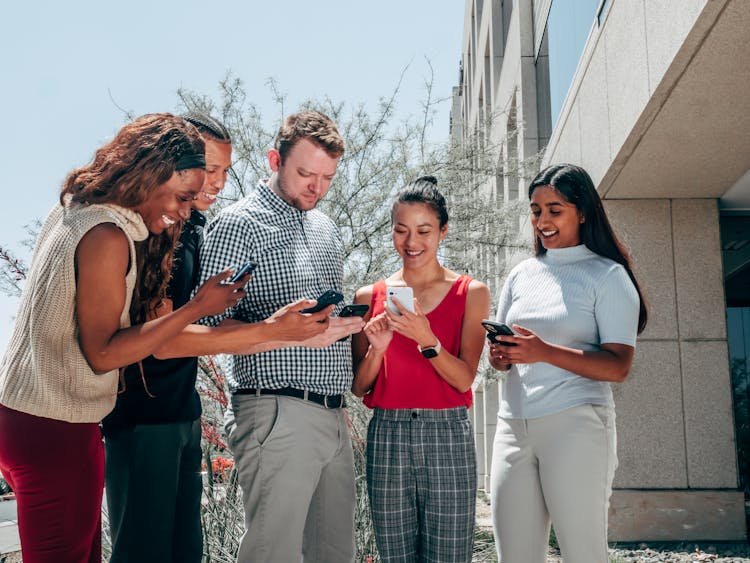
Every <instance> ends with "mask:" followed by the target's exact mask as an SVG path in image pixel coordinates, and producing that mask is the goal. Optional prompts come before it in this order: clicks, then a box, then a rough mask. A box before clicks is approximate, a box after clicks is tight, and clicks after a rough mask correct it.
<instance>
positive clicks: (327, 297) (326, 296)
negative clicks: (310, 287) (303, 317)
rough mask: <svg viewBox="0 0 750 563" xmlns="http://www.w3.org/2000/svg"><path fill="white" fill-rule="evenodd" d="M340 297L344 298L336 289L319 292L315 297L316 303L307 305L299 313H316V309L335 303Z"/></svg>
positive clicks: (319, 309)
mask: <svg viewBox="0 0 750 563" xmlns="http://www.w3.org/2000/svg"><path fill="white" fill-rule="evenodd" d="M342 299H344V296H343V295H341V294H340V293H339V292H338V291H335V290H333V289H329V290H326V291H324V292H323V293H321V294H320V296H319V297H318V299H317V301H318V303H317V304H316V305H313V306H312V307H308V308H307V309H302V310H301V311H300V313H317V312H318V311H322V310H323V309H325V308H326V307H328V305H335V304H336V303H339V302H340V301H341V300H342Z"/></svg>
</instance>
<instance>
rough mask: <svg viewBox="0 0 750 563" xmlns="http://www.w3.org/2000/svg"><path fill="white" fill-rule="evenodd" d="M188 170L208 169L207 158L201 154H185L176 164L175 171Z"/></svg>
mask: <svg viewBox="0 0 750 563" xmlns="http://www.w3.org/2000/svg"><path fill="white" fill-rule="evenodd" d="M188 168H202V169H203V170H205V169H206V157H205V156H204V155H202V154H199V153H192V154H183V155H182V156H181V157H180V158H179V159H178V160H177V162H176V163H175V165H174V169H175V170H187V169H188Z"/></svg>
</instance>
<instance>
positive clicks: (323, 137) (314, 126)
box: [274, 110, 344, 163]
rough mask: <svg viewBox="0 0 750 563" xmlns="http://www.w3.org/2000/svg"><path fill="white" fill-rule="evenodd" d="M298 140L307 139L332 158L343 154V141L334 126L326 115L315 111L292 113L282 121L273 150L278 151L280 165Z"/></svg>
mask: <svg viewBox="0 0 750 563" xmlns="http://www.w3.org/2000/svg"><path fill="white" fill-rule="evenodd" d="M300 139H309V140H310V141H312V142H313V143H315V144H316V145H318V146H319V147H320V148H322V149H323V150H324V151H325V152H326V153H327V154H328V156H330V157H332V158H338V157H340V156H341V155H342V154H344V139H343V138H342V137H341V134H340V133H339V130H338V129H337V128H336V125H335V124H334V123H333V121H331V119H330V118H329V117H328V116H327V115H325V114H323V113H321V112H319V111H317V110H306V111H300V112H298V113H293V114H292V115H289V116H287V118H286V119H285V120H284V123H283V125H282V126H281V129H279V132H278V134H277V135H276V142H275V143H274V148H275V149H276V150H277V151H279V155H280V156H281V162H282V163H283V162H284V159H285V157H286V155H287V154H289V151H290V150H292V147H293V146H294V145H295V143H297V142H298V141H299V140H300Z"/></svg>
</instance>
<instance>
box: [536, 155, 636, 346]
mask: <svg viewBox="0 0 750 563" xmlns="http://www.w3.org/2000/svg"><path fill="white" fill-rule="evenodd" d="M541 187H551V188H554V189H555V190H556V191H557V192H559V193H560V194H561V195H562V196H563V198H565V200H566V201H567V202H568V203H571V204H573V205H575V206H576V209H577V210H578V212H579V213H581V214H582V215H583V218H584V222H583V223H581V225H580V228H579V238H580V240H581V243H583V244H585V245H586V247H587V248H588V249H589V250H591V251H592V252H595V253H597V254H598V255H599V256H604V257H605V258H609V259H611V260H614V261H615V262H617V263H618V264H621V265H622V266H623V267H624V268H625V271H626V272H627V273H628V276H629V277H630V280H631V281H632V282H633V285H634V286H635V289H636V291H638V298H639V300H640V311H639V314H638V334H640V333H641V332H643V329H645V328H646V323H647V322H648V304H647V302H646V299H645V297H644V295H643V291H642V289H641V285H640V284H639V283H638V280H637V279H636V277H635V274H634V273H633V266H632V261H631V258H630V253H629V252H628V251H627V249H626V248H625V247H624V246H623V244H622V243H621V242H620V240H619V239H618V238H617V235H615V232H614V230H613V229H612V225H611V224H610V222H609V219H608V218H607V214H606V212H605V211H604V206H603V205H602V200H601V198H600V197H599V193H598V192H597V191H596V188H595V187H594V182H593V181H592V180H591V177H590V176H589V175H588V173H587V172H586V171H585V170H584V169H583V168H581V167H580V166H575V165H573V164H553V165H551V166H548V167H547V168H545V169H544V170H542V171H541V172H539V174H537V175H536V177H535V178H534V179H533V180H532V181H531V184H530V185H529V199H531V195H532V194H533V193H534V190H535V189H537V188H541ZM534 252H535V254H536V255H537V256H540V255H543V254H545V253H546V252H547V249H546V248H544V245H543V244H542V241H541V240H540V239H539V235H538V234H537V233H534Z"/></svg>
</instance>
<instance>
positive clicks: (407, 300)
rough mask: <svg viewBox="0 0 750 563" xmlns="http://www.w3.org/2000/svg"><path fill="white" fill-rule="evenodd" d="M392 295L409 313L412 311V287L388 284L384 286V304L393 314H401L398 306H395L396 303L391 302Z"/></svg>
mask: <svg viewBox="0 0 750 563" xmlns="http://www.w3.org/2000/svg"><path fill="white" fill-rule="evenodd" d="M394 297H395V298H396V299H397V300H398V302H399V303H401V306H402V307H403V308H404V309H406V310H407V311H409V312H410V313H413V312H414V290H413V289H412V288H410V287H403V286H390V285H389V286H386V288H385V302H386V306H387V307H388V309H390V310H391V312H392V313H393V314H394V315H401V312H400V311H399V310H398V307H396V304H395V303H394V302H393V298H394Z"/></svg>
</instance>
